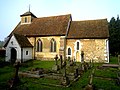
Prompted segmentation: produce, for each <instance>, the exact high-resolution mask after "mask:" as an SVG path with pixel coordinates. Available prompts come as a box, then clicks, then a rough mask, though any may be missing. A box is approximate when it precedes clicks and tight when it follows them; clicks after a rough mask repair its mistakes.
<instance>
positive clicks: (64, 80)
mask: <svg viewBox="0 0 120 90" xmlns="http://www.w3.org/2000/svg"><path fill="white" fill-rule="evenodd" d="M66 65H67V64H66V61H64V65H63V67H64V74H63V78H62V82H61V84H62V85H63V86H67V85H68V84H69V83H70V80H69V78H68V77H67V76H66Z"/></svg>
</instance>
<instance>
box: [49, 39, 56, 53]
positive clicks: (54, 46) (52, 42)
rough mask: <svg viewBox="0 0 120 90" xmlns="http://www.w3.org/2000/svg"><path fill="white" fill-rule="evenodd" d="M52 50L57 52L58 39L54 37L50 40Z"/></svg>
mask: <svg viewBox="0 0 120 90" xmlns="http://www.w3.org/2000/svg"><path fill="white" fill-rule="evenodd" d="M50 51H51V52H56V41H55V40H54V39H52V40H51V42H50Z"/></svg>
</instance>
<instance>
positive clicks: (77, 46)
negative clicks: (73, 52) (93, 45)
mask: <svg viewBox="0 0 120 90" xmlns="http://www.w3.org/2000/svg"><path fill="white" fill-rule="evenodd" d="M79 46H80V45H79V42H77V50H79Z"/></svg>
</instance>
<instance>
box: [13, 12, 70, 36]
mask: <svg viewBox="0 0 120 90" xmlns="http://www.w3.org/2000/svg"><path fill="white" fill-rule="evenodd" d="M70 17H71V15H70V14H69V15H61V16H51V17H43V18H34V19H33V20H32V23H31V24H19V25H17V27H16V28H15V29H14V30H13V32H12V33H17V34H21V35H26V36H49V35H65V34H66V30H67V27H68V22H69V19H70Z"/></svg>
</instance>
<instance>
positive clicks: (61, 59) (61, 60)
mask: <svg viewBox="0 0 120 90" xmlns="http://www.w3.org/2000/svg"><path fill="white" fill-rule="evenodd" d="M62 63H63V58H62V55H60V65H61V68H62Z"/></svg>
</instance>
